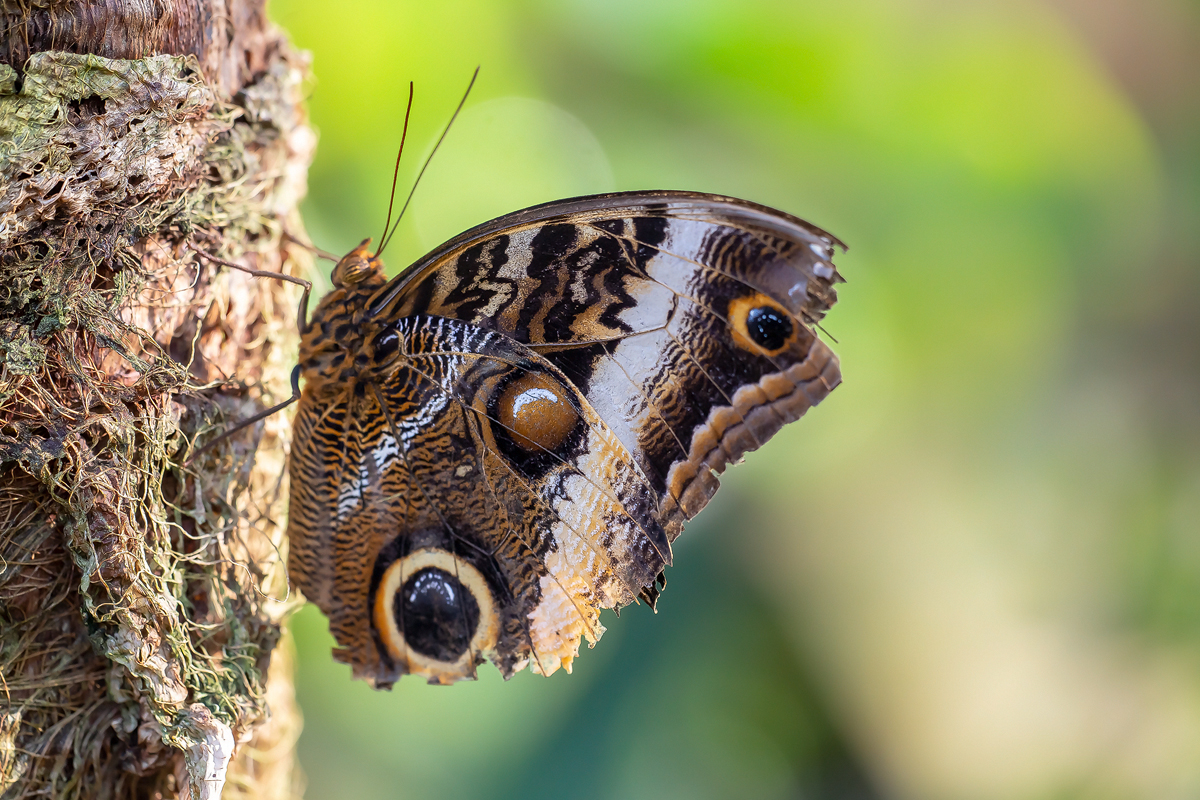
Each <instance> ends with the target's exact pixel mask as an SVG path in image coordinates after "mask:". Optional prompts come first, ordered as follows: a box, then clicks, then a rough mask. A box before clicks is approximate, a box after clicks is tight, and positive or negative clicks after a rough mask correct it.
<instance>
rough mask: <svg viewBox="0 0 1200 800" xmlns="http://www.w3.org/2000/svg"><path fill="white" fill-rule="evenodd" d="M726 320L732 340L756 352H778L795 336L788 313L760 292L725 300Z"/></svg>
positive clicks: (794, 329) (765, 353)
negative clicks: (727, 310)
mask: <svg viewBox="0 0 1200 800" xmlns="http://www.w3.org/2000/svg"><path fill="white" fill-rule="evenodd" d="M729 324H730V325H731V326H732V327H733V341H734V343H735V344H737V346H738V347H741V348H742V349H744V350H750V351H751V352H754V353H757V354H760V355H768V356H773V355H778V354H779V353H781V352H783V350H784V349H785V348H787V347H788V346H789V345H790V344H792V343H793V342H794V341H795V340H796V323H795V322H794V321H793V320H792V316H791V314H789V313H788V312H787V311H786V310H785V309H784V308H783V307H782V306H781V305H779V303H777V302H775V301H774V300H772V299H771V298H769V297H767V296H766V295H764V294H753V295H750V296H748V297H738V298H735V299H733V300H731V301H729Z"/></svg>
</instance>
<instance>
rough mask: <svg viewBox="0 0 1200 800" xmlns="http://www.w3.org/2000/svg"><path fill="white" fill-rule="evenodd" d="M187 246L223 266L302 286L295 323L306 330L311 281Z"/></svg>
mask: <svg viewBox="0 0 1200 800" xmlns="http://www.w3.org/2000/svg"><path fill="white" fill-rule="evenodd" d="M289 238H290V237H289ZM188 247H190V248H191V249H192V250H193V251H194V252H195V253H196V255H199V256H202V257H204V258H206V259H208V260H209V261H211V262H213V263H214V264H220V265H221V266H223V267H229V268H230V269H236V270H239V271H241V272H244V273H246V274H247V275H253V276H254V277H255V278H276V279H278V280H281V281H287V282H288V283H294V284H296V285H297V286H301V287H303V288H304V294H303V295H301V296H300V307H299V308H298V309H297V310H296V325H297V327H299V328H300V334H301V335H304V334H305V333H307V332H308V295H309V293H310V292H311V291H312V281H306V280H304V278H297V277H295V276H294V275H287V274H284V273H282V272H274V271H272V270H267V269H250V268H249V267H245V266H242V265H241V264H237V263H234V262H233V261H226V260H225V259H223V258H220V257H218V256H215V255H213V254H212V253H210V252H208V251H207V250H203V249H201V248H199V247H196V245H194V244H189V245H188Z"/></svg>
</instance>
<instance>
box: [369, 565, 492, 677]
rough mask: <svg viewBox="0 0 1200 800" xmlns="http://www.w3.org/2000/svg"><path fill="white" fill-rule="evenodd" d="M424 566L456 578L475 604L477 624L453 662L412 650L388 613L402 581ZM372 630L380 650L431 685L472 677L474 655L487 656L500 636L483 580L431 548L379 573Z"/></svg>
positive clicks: (474, 571) (490, 595)
mask: <svg viewBox="0 0 1200 800" xmlns="http://www.w3.org/2000/svg"><path fill="white" fill-rule="evenodd" d="M426 567H433V568H435V569H440V570H442V571H443V572H447V573H449V574H451V575H454V576H455V577H456V578H458V582H459V583H461V584H462V585H463V587H464V588H466V589H467V591H469V592H470V593H471V595H472V596H473V597H474V598H475V602H476V603H477V604H478V605H479V624H478V625H477V626H476V627H475V633H474V634H473V635H472V636H471V642H470V644H468V645H467V649H466V651H465V652H464V653H463V654H462V655H461V656H459V658H458V660H457V661H452V662H448V661H439V660H437V659H435V658H430V657H429V656H427V655H423V654H421V653H418V652H417V651H415V650H413V649H412V648H411V647H409V646H408V643H407V642H406V641H405V640H404V634H403V633H402V632H401V631H400V628H399V626H397V625H396V618H395V616H394V615H393V614H392V598H393V597H394V596H395V594H396V592H398V591H399V590H400V587H402V586H403V585H404V581H405V580H407V579H408V577H410V576H411V575H414V574H416V573H417V572H419V571H420V570H423V569H425V568H426ZM373 616H374V619H375V629H376V630H377V631H378V632H379V638H380V640H382V641H383V644H384V647H386V648H387V650H388V653H389V654H390V655H391V656H392V658H393V660H395V661H396V663H397V664H399V665H402V666H404V668H405V669H406V670H407V672H409V673H410V674H412V675H422V676H424V677H426V678H429V680H430V681H431V682H434V681H436V682H438V683H451V682H453V681H456V680H461V679H463V678H473V677H474V676H475V664H476V659H475V657H474V656H475V655H477V654H485V655H486V654H489V653H491V652H492V651H493V650H494V649H495V647H496V641H497V639H498V638H499V634H500V617H499V615H498V614H497V612H496V601H495V598H494V597H493V596H492V590H491V588H490V587H489V586H488V583H487V579H486V578H484V577H483V573H481V572H480V571H479V570H478V569H476V568H475V567H474V566H473V565H471V564H470V563H468V562H466V561H464V560H463V559H461V558H458V557H457V556H455V555H454V554H452V553H449V552H447V551H445V550H440V549H437V548H433V547H425V548H421V549H420V550H414V551H413V552H411V553H409V554H408V555H406V556H405V557H404V558H401V559H398V560H396V561H393V562H392V564H391V565H390V566H388V568H387V570H386V571H385V572H384V573H383V578H382V579H380V581H379V588H378V589H377V590H376V592H375V608H374V614H373Z"/></svg>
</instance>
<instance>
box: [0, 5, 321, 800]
mask: <svg viewBox="0 0 1200 800" xmlns="http://www.w3.org/2000/svg"><path fill="white" fill-rule="evenodd" d="M0 19H2V25H3V27H2V29H0V64H3V65H5V66H0V678H2V679H3V680H2V681H0V795H2V796H3V797H4V798H9V797H14V798H15V797H25V796H52V797H68V798H71V797H102V798H107V797H113V798H125V797H173V796H181V797H183V796H191V797H197V796H200V797H216V796H218V795H220V793H221V791H222V786H224V790H225V794H224V796H225V797H231V796H236V795H238V794H242V795H246V796H253V797H287V796H290V795H291V794H293V793H294V788H295V780H294V776H293V769H292V747H291V743H292V741H293V740H294V737H295V735H296V733H297V731H298V727H299V721H298V716H297V714H296V713H295V709H294V703H293V699H292V693H291V684H290V672H291V668H290V663H289V662H288V659H287V658H286V655H287V654H286V650H279V649H277V648H276V645H277V643H278V640H279V635H280V626H279V622H280V619H281V618H282V615H283V613H284V610H285V609H286V608H287V603H286V602H284V601H283V600H282V599H283V598H286V597H287V580H286V575H285V572H284V568H283V563H282V556H281V553H280V550H281V548H282V546H283V542H282V530H281V527H280V522H281V521H282V514H283V505H282V503H283V498H284V492H285V491H286V486H284V484H283V482H284V480H285V478H284V469H283V464H284V452H283V451H284V448H285V446H286V440H287V437H288V424H287V421H286V419H284V418H283V417H282V416H277V417H275V418H272V419H269V420H267V422H266V423H265V424H264V425H260V426H256V427H255V428H254V429H250V430H247V431H246V432H244V433H243V434H240V435H239V436H236V437H234V438H233V439H232V440H228V441H226V442H224V443H222V444H221V445H220V446H218V447H216V448H214V449H213V450H211V451H208V452H206V453H204V454H202V455H201V456H200V457H198V458H196V459H195V461H194V462H190V463H189V461H188V459H189V456H190V455H191V454H193V453H194V452H195V449H196V443H197V441H199V442H200V443H203V442H204V441H206V440H209V439H211V438H212V437H213V436H214V434H215V432H217V431H219V430H220V429H222V428H223V427H225V426H226V425H227V424H228V423H229V422H230V421H236V420H237V419H240V418H243V417H245V416H248V415H250V414H252V413H254V411H256V410H258V409H259V408H262V407H264V406H265V405H267V404H269V403H271V402H273V401H274V400H276V399H278V398H281V397H286V396H287V394H288V391H289V390H288V385H287V374H288V372H289V371H290V367H291V364H292V363H294V360H295V346H296V341H295V339H296V337H295V309H296V302H297V299H298V297H297V292H296V287H295V286H292V285H290V284H285V283H283V282H277V281H270V280H257V279H253V278H250V277H249V276H247V275H244V274H242V273H237V272H232V273H231V272H230V271H228V270H226V269H224V268H221V267H219V266H217V265H215V264H213V263H212V262H207V261H204V260H201V259H199V258H198V257H197V254H196V251H197V250H198V249H203V250H207V251H209V252H214V253H219V255H221V256H222V257H224V258H226V259H229V260H234V261H237V262H238V263H241V264H244V265H246V266H247V267H251V268H254V269H261V270H270V271H285V272H289V273H292V274H295V273H296V272H298V271H304V270H305V269H306V268H307V264H308V259H307V256H306V254H305V253H304V252H303V251H302V250H300V249H298V248H297V247H295V246H294V245H293V244H291V241H292V239H291V238H289V236H290V237H294V238H295V239H302V238H303V233H302V228H301V225H300V222H299V218H298V216H297V212H296V205H297V203H298V202H299V200H300V197H301V196H302V194H303V191H304V175H305V170H306V168H307V164H308V160H309V157H310V155H311V150H312V145H313V139H312V135H311V133H310V132H309V130H308V128H307V127H306V123H305V118H304V114H303V111H302V108H301V106H300V89H301V82H302V80H303V78H304V75H305V70H306V64H305V63H304V61H303V59H302V58H301V57H300V56H299V55H298V54H296V53H295V52H294V51H292V50H291V49H290V47H289V46H288V44H287V42H286V40H285V39H284V38H283V36H282V35H281V33H280V32H279V31H277V30H276V29H274V28H272V27H271V26H270V25H269V23H268V22H267V21H266V17H265V11H264V7H263V4H262V3H261V2H254V0H159V2H120V1H118V0H108V1H107V2H56V1H55V0H43V1H42V2H37V0H34V2H32V3H31V2H29V1H28V0H25V2H14V0H0ZM268 667H270V671H269V675H270V678H269V680H268ZM235 750H236V752H235ZM231 758H232V760H230V759H231ZM226 766H228V771H226Z"/></svg>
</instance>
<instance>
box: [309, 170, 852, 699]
mask: <svg viewBox="0 0 1200 800" xmlns="http://www.w3.org/2000/svg"><path fill="white" fill-rule="evenodd" d="M835 244H840V243H838V242H837V240H836V239H834V238H833V237H831V236H829V235H828V234H826V233H824V232H823V231H820V230H819V229H816V228H814V227H812V226H809V225H808V224H807V223H803V222H802V221H800V220H797V219H795V218H794V217H790V216H788V215H785V214H782V213H781V212H776V211H773V210H771V209H766V208H764V207H761V206H757V205H754V204H751V203H747V202H745V201H739V200H733V199H730V198H723V197H717V196H713V195H701V194H692V193H680V192H671V193H668V192H645V193H636V194H634V193H631V194H618V195H605V196H597V197H591V198H579V199H575V200H567V201H560V202H558V203H552V204H548V205H546V206H540V207H535V208H532V209H527V210H525V211H522V212H517V213H515V214H511V215H508V216H506V217H501V218H499V219H497V220H494V221H493V222H490V223H487V224H485V225H483V226H480V227H479V228H476V229H473V230H472V231H468V232H467V233H465V234H463V235H461V236H459V237H456V238H455V239H453V240H451V241H450V242H447V243H446V244H445V245H443V246H442V247H440V248H438V249H437V250H435V251H434V252H433V253H431V254H429V255H428V256H426V257H425V258H424V259H422V260H421V261H419V262H418V263H417V264H414V265H413V266H412V267H410V268H409V269H408V270H405V271H404V272H403V273H402V274H401V275H400V276H398V277H397V278H395V279H393V280H392V281H386V280H385V278H384V276H383V271H382V266H381V265H380V264H379V262H378V259H376V258H374V257H372V256H371V255H370V253H369V252H368V251H367V249H366V243H364V244H363V245H361V246H360V247H359V248H356V249H355V250H354V251H352V252H351V253H350V254H349V255H347V256H346V257H345V258H343V259H342V261H341V262H339V264H338V267H337V268H335V270H334V274H333V283H334V290H333V291H332V292H330V294H329V295H328V296H326V298H324V299H323V300H322V302H321V304H320V305H319V306H318V308H317V309H316V310H315V311H314V313H313V316H312V321H311V324H310V326H309V328H308V330H307V332H306V333H305V335H304V338H303V341H302V345H301V359H300V361H301V370H302V374H303V377H304V379H305V389H304V393H303V396H302V397H301V400H300V408H299V410H298V412H297V418H296V423H295V436H294V445H293V452H292V459H291V467H290V470H291V480H292V505H291V512H290V521H289V537H290V541H291V551H290V552H291V554H290V558H289V569H290V572H291V575H292V577H293V579H294V580H295V582H296V583H297V585H298V586H299V587H300V588H301V589H302V590H303V591H304V593H305V594H306V595H307V596H308V598H309V599H311V600H313V601H314V602H315V603H317V605H318V606H320V607H321V609H322V610H323V611H324V612H325V613H326V614H327V615H328V616H329V618H330V626H331V630H332V631H333V633H334V636H335V638H336V639H337V641H338V644H339V648H340V649H339V650H338V651H337V654H338V657H339V658H340V659H341V660H344V661H346V662H348V663H350V664H351V665H352V666H353V667H354V670H355V674H356V675H359V676H361V677H365V678H367V679H369V680H371V681H372V682H374V683H375V684H376V685H390V683H392V682H393V681H395V680H396V679H397V678H398V677H399V676H400V675H402V674H405V673H413V674H420V675H423V676H425V677H426V678H427V679H429V680H430V681H431V682H441V683H445V682H450V681H453V680H458V679H462V678H470V677H473V676H474V674H475V667H476V665H477V664H478V663H481V662H482V661H483V660H485V659H490V660H492V661H493V662H494V663H496V664H497V666H498V667H499V668H500V669H501V671H502V672H503V673H504V674H505V676H508V675H511V674H512V673H513V672H515V671H517V670H519V669H521V668H523V667H524V666H525V665H527V664H528V665H530V666H531V667H532V668H533V669H534V670H535V671H538V672H542V673H543V674H550V673H551V672H553V671H555V670H556V669H557V668H559V667H560V666H562V667H566V668H567V669H568V670H569V669H570V666H571V662H572V659H573V658H574V657H575V655H576V654H577V652H578V647H579V644H580V641H581V639H582V638H587V639H588V640H589V641H590V642H592V643H594V642H595V641H596V640H597V639H598V638H599V637H600V635H601V634H602V633H603V630H604V628H603V626H601V625H600V622H599V611H600V609H602V608H613V607H618V608H619V607H620V606H623V605H626V604H629V603H632V602H635V601H636V600H638V599H639V598H640V599H642V600H645V601H647V602H649V603H650V604H651V605H653V603H654V601H655V599H656V598H657V596H658V592H659V590H660V588H661V586H662V585H663V583H664V580H663V578H662V574H663V570H664V569H665V567H667V566H669V565H670V563H671V542H672V541H673V540H674V539H675V537H676V536H678V535H679V532H680V531H681V530H682V526H683V523H684V522H685V521H686V520H687V519H690V518H691V517H692V516H694V515H695V514H696V513H697V512H698V511H699V510H700V509H701V508H702V507H703V506H704V504H705V503H706V502H707V501H708V499H709V497H711V495H712V494H713V492H715V490H716V487H717V479H716V473H719V472H721V471H723V470H724V468H725V466H726V465H727V464H728V463H731V462H734V461H736V460H737V459H739V458H740V457H741V456H742V454H743V453H745V452H747V451H749V450H752V449H755V448H757V447H759V446H761V445H762V444H763V443H765V442H766V440H767V439H768V438H770V436H772V435H773V434H774V433H775V432H776V431H777V430H778V429H779V428H780V427H781V426H782V425H784V424H786V423H787V422H790V421H792V420H794V419H796V418H798V417H799V416H800V415H801V414H803V413H804V412H805V411H806V410H807V409H808V408H809V407H811V406H812V405H815V404H816V403H817V402H819V401H820V400H821V399H822V398H823V397H824V396H825V395H826V394H828V392H829V391H830V390H832V388H833V387H835V386H836V385H837V383H838V382H839V380H840V373H839V372H838V363H837V359H836V357H835V356H834V355H833V354H832V352H831V351H830V350H829V349H828V348H827V347H826V345H825V344H824V343H823V342H821V341H820V340H819V339H818V338H817V337H816V336H815V334H814V333H813V332H812V330H811V326H812V325H813V324H815V323H816V322H817V321H818V320H819V319H820V318H821V317H822V316H823V314H824V313H825V311H826V310H827V309H828V308H829V306H830V305H831V304H832V303H833V301H834V299H835V294H834V291H833V285H834V283H835V282H837V281H838V280H840V277H839V276H838V275H837V272H836V270H835V269H834V268H833V266H832V263H831V262H830V258H831V257H832V250H833V247H834V245H835Z"/></svg>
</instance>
